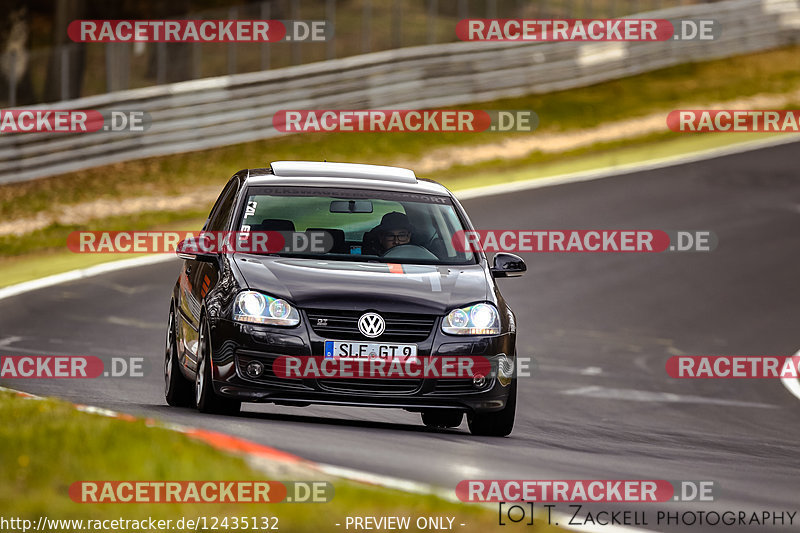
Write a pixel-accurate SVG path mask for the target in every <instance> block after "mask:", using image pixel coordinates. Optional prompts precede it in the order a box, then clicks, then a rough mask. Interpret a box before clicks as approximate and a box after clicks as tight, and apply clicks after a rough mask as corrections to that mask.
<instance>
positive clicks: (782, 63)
mask: <svg viewBox="0 0 800 533" xmlns="http://www.w3.org/2000/svg"><path fill="white" fill-rule="evenodd" d="M798 54H800V46H791V47H787V48H782V49H779V50H771V51H767V52H762V53H757V54H750V55H745V56H739V57H733V58H727V59H721V60H717V61H709V62H704V63H690V64H684V65H678V66H675V67H670V68H667V69H661V70H658V71H654V72H650V73H646V74H641V75H638V76H632V77H629V78H623V79H620V80H613V81H609V82H605V83H601V84H598V85H593V86H591V87H583V88H579V89H570V90H566V91H559V92H554V93H548V94H540V95H529V96H525V97H521V98H511V99H502V100H496V101H492V102H477V103H473V104H469V105H465V106H460V108H463V109H476V108H477V109H487V110H488V109H532V110H534V111H536V112H537V113H538V114H539V118H540V127H539V130H538V131H540V132H562V131H569V130H576V129H581V128H590V127H594V126H597V125H599V124H603V123H605V122H610V121H616V120H622V119H625V118H633V117H637V116H641V115H645V114H648V113H652V112H655V111H659V110H662V111H669V110H672V109H674V108H677V107H681V105H684V106H685V105H687V104H693V105H703V104H712V103H716V102H721V101H726V100H730V99H733V98H740V97H746V96H752V95H755V94H760V93H775V94H778V93H786V92H789V91H792V90H796V89H797V87H798V86H800V70H798V69H797V68H796V64H797V57H798ZM525 135H530V134H529V133H490V132H485V133H475V134H463V133H422V134H420V133H413V132H408V133H392V134H385V133H383V134H382V133H327V134H300V135H290V136H284V137H278V138H274V139H267V140H263V141H256V142H250V143H244V144H238V145H234V146H226V147H220V148H215V149H210V150H204V151H202V152H194V153H184V154H175V155H170V156H163V157H156V158H149V159H141V160H136V161H129V162H125V163H118V164H115V165H108V166H105V167H98V168H93V169H87V170H83V171H80V172H73V173H70V174H65V175H62V176H55V177H52V178H46V179H40V180H34V181H31V182H25V183H18V184H9V185H6V186H2V187H0V212H2V213H4V215H5V219H6V220H8V219H12V218H22V217H30V216H33V215H35V213H37V212H39V211H46V210H49V209H52V206H53V205H56V204H74V203H79V202H86V201H90V200H95V199H97V198H126V197H130V196H143V195H159V194H163V195H172V194H180V193H181V192H184V191H185V190H186V189H187V188H190V187H196V186H200V185H212V184H218V185H220V187H221V186H222V185H223V184H224V182H225V181H226V180H227V179H228V177H230V176H231V175H232V174H233V173H234V172H236V171H237V170H240V169H241V168H247V167H250V168H252V167H257V166H261V165H266V164H267V162H268V161H275V160H279V159H311V160H321V159H327V160H329V161H352V162H361V163H380V164H387V163H390V162H392V161H398V160H404V161H407V160H414V159H416V158H419V157H420V156H421V155H423V154H425V153H427V152H429V151H430V150H433V149H437V148H442V147H447V146H464V145H477V144H486V143H497V142H501V141H503V140H504V139H505V138H509V137H519V136H525ZM534 135H535V134H534ZM431 177H433V178H436V177H437V176H436V175H433V176H431Z"/></svg>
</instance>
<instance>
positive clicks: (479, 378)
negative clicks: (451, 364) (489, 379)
mask: <svg viewBox="0 0 800 533" xmlns="http://www.w3.org/2000/svg"><path fill="white" fill-rule="evenodd" d="M472 384H473V385H475V387H477V388H479V389H482V388H483V387H485V386H486V376H484V375H483V374H475V375H474V376H472Z"/></svg>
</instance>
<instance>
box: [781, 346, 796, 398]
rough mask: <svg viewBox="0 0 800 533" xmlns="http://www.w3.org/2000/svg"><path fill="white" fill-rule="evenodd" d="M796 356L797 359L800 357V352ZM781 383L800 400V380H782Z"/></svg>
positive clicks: (787, 378) (789, 378) (786, 378)
mask: <svg viewBox="0 0 800 533" xmlns="http://www.w3.org/2000/svg"><path fill="white" fill-rule="evenodd" d="M794 355H795V357H800V350H798V351H797V353H796V354H794ZM781 383H783V386H784V387H786V389H787V390H788V391H789V392H791V393H792V394H794V395H795V397H797V399H798V400H800V380H799V379H798V378H791V377H785V378H781Z"/></svg>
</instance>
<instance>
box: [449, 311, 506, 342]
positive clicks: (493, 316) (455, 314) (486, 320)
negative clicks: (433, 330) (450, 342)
mask: <svg viewBox="0 0 800 533" xmlns="http://www.w3.org/2000/svg"><path fill="white" fill-rule="evenodd" d="M442 331H444V332H445V333H450V334H451V335H497V334H499V333H500V315H499V314H498V313H497V309H495V307H494V306H493V305H491V304H475V305H471V306H469V307H462V308H461V309H453V310H452V311H450V312H449V313H448V314H447V316H445V317H444V320H443V321H442Z"/></svg>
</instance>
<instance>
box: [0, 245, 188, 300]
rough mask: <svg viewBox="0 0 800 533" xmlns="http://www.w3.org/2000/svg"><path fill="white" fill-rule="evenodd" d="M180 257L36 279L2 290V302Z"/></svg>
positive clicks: (116, 263)
mask: <svg viewBox="0 0 800 533" xmlns="http://www.w3.org/2000/svg"><path fill="white" fill-rule="evenodd" d="M177 258H178V257H177V256H176V255H174V254H154V255H146V256H144V257H134V258H133V259H123V260H121V261H111V262H109V263H101V264H99V265H95V266H90V267H87V268H81V269H78V270H70V271H69V272H62V273H61V274H54V275H52V276H47V277H45V278H39V279H34V280H31V281H25V282H23V283H18V284H16V285H10V286H8V287H5V288H2V289H0V300H2V299H4V298H10V297H11V296H16V295H18V294H23V293H26V292H30V291H36V290H39V289H44V288H46V287H52V286H54V285H60V284H62V283H67V282H70V281H76V280H79V279H84V278H91V277H93V276H99V275H100V274H107V273H109V272H116V271H117V270H125V269H128V268H137V267H140V266H146V265H155V264H157V263H166V262H168V261H172V260H176V259H177Z"/></svg>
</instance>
